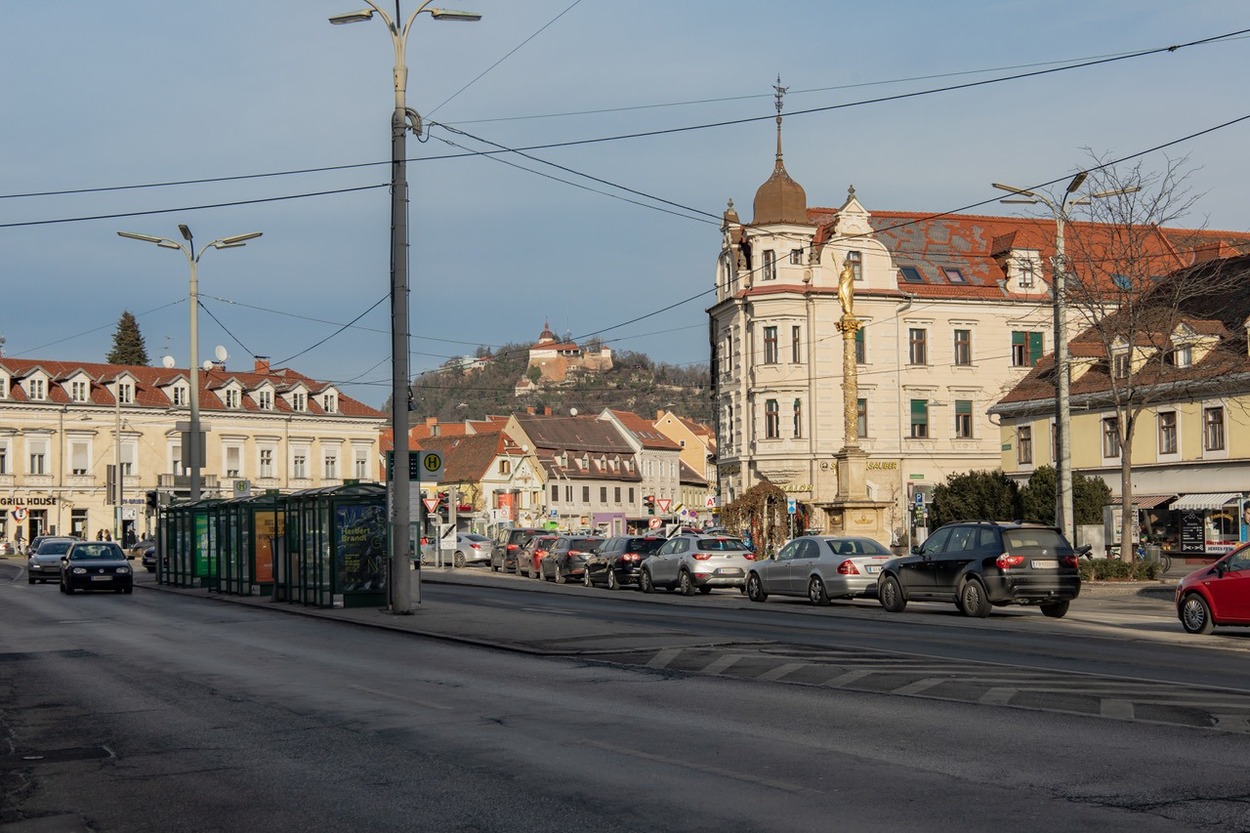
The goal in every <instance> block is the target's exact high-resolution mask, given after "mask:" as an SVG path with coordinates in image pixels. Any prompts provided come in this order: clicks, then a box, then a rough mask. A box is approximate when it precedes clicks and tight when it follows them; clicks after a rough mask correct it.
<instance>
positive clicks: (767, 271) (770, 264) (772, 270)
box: [760, 249, 777, 281]
mask: <svg viewBox="0 0 1250 833" xmlns="http://www.w3.org/2000/svg"><path fill="white" fill-rule="evenodd" d="M760 272H761V274H760V279H761V280H765V281H773V280H776V279H777V253H776V252H774V251H773V250H772V249H765V250H764V262H763V264H762V265H761V268H760Z"/></svg>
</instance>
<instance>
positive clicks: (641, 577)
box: [638, 570, 655, 593]
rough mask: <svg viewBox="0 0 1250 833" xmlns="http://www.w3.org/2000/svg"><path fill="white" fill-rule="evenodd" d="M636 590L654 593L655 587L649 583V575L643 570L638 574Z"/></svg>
mask: <svg viewBox="0 0 1250 833" xmlns="http://www.w3.org/2000/svg"><path fill="white" fill-rule="evenodd" d="M638 589H639V590H641V591H642V592H643V593H654V592H655V585H654V584H652V583H651V573H650V572H649V571H648V570H643V571H642V572H641V573H639V574H638Z"/></svg>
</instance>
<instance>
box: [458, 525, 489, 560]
mask: <svg viewBox="0 0 1250 833" xmlns="http://www.w3.org/2000/svg"><path fill="white" fill-rule="evenodd" d="M492 543H493V542H492V541H491V540H490V539H489V538H487V537H486V536H485V535H478V534H477V533H475V532H457V533H456V552H455V554H454V555H453V556H452V557H451V563H452V564H454V565H455V566H457V567H463V566H464V565H466V564H489V563H490V552H491V549H493V547H492Z"/></svg>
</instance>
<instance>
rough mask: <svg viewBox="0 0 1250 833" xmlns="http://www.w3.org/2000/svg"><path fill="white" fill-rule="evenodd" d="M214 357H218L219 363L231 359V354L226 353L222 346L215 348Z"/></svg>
mask: <svg viewBox="0 0 1250 833" xmlns="http://www.w3.org/2000/svg"><path fill="white" fill-rule="evenodd" d="M213 355H214V356H216V357H217V361H219V362H224V361H225V360H226V359H228V358H230V354H229V353H227V352H226V348H225V347H223V346H222V345H220V344H218V345H217V346H216V347H215V348H213Z"/></svg>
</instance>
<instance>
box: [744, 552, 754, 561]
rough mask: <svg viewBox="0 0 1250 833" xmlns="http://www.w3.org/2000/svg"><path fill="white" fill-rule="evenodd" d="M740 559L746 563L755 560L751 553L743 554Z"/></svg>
mask: <svg viewBox="0 0 1250 833" xmlns="http://www.w3.org/2000/svg"><path fill="white" fill-rule="evenodd" d="M742 557H743V558H745V559H746V560H747V561H754V560H755V553H753V552H744V553H743V554H742Z"/></svg>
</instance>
